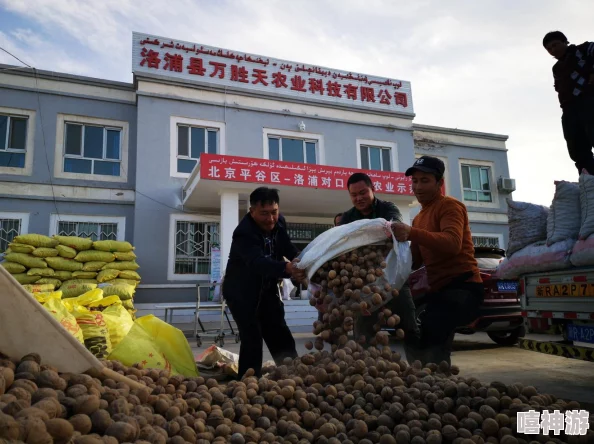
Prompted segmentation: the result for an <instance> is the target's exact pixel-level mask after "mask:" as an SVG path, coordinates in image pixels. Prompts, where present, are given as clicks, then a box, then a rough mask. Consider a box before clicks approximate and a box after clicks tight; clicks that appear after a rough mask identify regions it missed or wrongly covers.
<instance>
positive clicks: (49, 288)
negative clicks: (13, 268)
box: [23, 284, 56, 293]
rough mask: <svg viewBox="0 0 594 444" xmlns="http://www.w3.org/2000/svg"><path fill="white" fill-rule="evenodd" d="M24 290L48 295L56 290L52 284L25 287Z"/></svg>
mask: <svg viewBox="0 0 594 444" xmlns="http://www.w3.org/2000/svg"><path fill="white" fill-rule="evenodd" d="M23 288H24V289H25V290H27V291H28V292H29V293H46V292H48V291H54V290H55V289H56V288H55V287H54V286H53V285H52V284H39V285H37V284H29V285H23Z"/></svg>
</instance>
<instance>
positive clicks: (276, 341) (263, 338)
mask: <svg viewBox="0 0 594 444" xmlns="http://www.w3.org/2000/svg"><path fill="white" fill-rule="evenodd" d="M226 302H227V305H228V306H229V310H230V311H231V314H232V315H233V319H234V320H235V322H236V324H237V329H238V330H239V337H240V339H241V344H240V347H239V375H238V376H239V378H240V379H241V377H242V376H243V375H244V374H245V372H246V371H247V370H248V369H250V368H253V369H254V371H255V372H256V376H258V377H260V376H261V374H262V358H263V350H262V349H263V346H264V342H266V346H267V347H268V350H269V351H270V354H271V355H272V358H273V359H274V362H275V363H276V365H281V363H282V361H283V359H285V358H287V357H289V358H296V357H297V349H296V347H295V339H293V335H292V334H291V331H290V330H289V327H288V326H287V323H286V321H285V307H284V305H283V303H282V301H281V300H280V298H279V297H278V295H277V294H276V293H275V292H274V291H272V290H271V291H269V292H266V293H263V294H262V295H261V296H260V301H259V303H258V301H257V300H253V302H252V301H249V300H245V301H244V300H241V301H235V300H227V301H226Z"/></svg>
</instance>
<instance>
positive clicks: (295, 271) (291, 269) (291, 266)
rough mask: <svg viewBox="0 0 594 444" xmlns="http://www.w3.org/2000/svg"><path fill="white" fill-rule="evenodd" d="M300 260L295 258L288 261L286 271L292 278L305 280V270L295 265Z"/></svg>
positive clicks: (300, 280)
mask: <svg viewBox="0 0 594 444" xmlns="http://www.w3.org/2000/svg"><path fill="white" fill-rule="evenodd" d="M298 262H299V259H293V261H292V262H287V265H286V268H285V270H286V272H287V274H290V275H291V278H292V279H293V280H295V281H297V282H303V281H305V279H306V277H307V276H306V274H305V270H302V269H300V268H297V267H296V266H295V265H296V264H297V263H298Z"/></svg>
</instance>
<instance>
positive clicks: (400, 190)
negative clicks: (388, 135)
mask: <svg viewBox="0 0 594 444" xmlns="http://www.w3.org/2000/svg"><path fill="white" fill-rule="evenodd" d="M360 172H363V173H366V174H367V175H368V176H369V177H370V178H371V180H372V181H373V186H374V188H375V191H376V192H377V193H380V194H395V195H402V196H412V195H413V192H412V184H411V179H410V177H406V176H405V175H404V173H392V172H388V171H367V170H358V169H355V168H340V167H333V166H326V165H313V164H308V163H294V162H280V161H276V160H266V159H256V158H252V157H238V156H223V155H219V154H202V155H201V156H200V179H206V180H222V181H228V182H246V183H260V184H262V185H276V186H279V185H285V186H291V187H304V188H317V189H328V190H346V184H347V181H348V179H349V177H350V176H351V175H352V174H354V173H360Z"/></svg>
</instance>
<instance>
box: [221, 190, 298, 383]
mask: <svg viewBox="0 0 594 444" xmlns="http://www.w3.org/2000/svg"><path fill="white" fill-rule="evenodd" d="M297 254H298V251H297V248H296V247H295V246H294V245H293V244H292V243H291V239H290V238H289V234H288V233H287V228H286V223H285V219H284V217H283V216H282V215H281V214H280V210H279V196H278V191H277V190H274V189H270V188H266V187H260V188H257V189H256V190H254V191H253V192H252V194H251V195H250V211H249V213H248V214H246V215H245V216H244V218H243V219H242V220H241V222H240V223H239V225H238V226H237V228H236V229H235V231H234V232H233V240H232V242H231V251H230V253H229V262H228V263H227V270H226V272H225V287H224V294H225V300H226V302H227V305H228V306H229V310H230V311H231V314H232V315H233V319H234V320H235V322H236V323H237V328H238V330H239V336H240V339H241V346H240V348H239V372H238V377H239V379H241V377H242V376H243V375H244V374H245V372H246V371H247V370H248V369H250V368H251V369H254V371H255V374H256V376H258V377H259V376H260V375H261V372H262V355H263V350H262V347H263V341H264V342H266V345H267V346H268V350H270V354H271V355H272V358H273V359H274V361H275V363H276V364H277V365H280V364H281V362H282V360H283V359H284V358H287V357H290V358H296V357H297V350H296V348H295V339H293V335H292V334H291V331H290V330H289V327H288V326H287V323H286V321H285V309H284V306H283V303H282V301H281V299H280V297H279V293H278V284H279V282H280V281H281V280H282V279H284V278H293V279H294V280H296V281H297V282H302V281H303V280H304V279H305V271H304V270H301V269H298V268H297V267H295V264H296V262H297V259H295V258H296V257H297ZM284 258H287V259H289V260H290V261H291V262H287V261H285V260H284Z"/></svg>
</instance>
